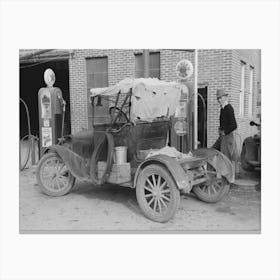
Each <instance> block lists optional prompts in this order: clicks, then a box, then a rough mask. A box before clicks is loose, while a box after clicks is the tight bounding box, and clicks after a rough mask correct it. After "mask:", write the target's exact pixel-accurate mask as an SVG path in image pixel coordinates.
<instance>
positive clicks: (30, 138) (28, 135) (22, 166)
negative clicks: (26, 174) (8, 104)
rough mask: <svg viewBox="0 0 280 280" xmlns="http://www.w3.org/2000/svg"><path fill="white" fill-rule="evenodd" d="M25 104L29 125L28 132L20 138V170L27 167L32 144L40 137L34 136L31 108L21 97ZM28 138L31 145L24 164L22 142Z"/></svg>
mask: <svg viewBox="0 0 280 280" xmlns="http://www.w3.org/2000/svg"><path fill="white" fill-rule="evenodd" d="M19 100H20V101H21V102H22V103H23V105H24V108H25V112H26V116H27V126H28V134H27V135H25V136H24V137H22V138H21V139H20V171H22V170H23V169H25V167H26V165H27V163H28V160H29V157H30V153H31V146H32V140H33V139H35V140H38V137H36V136H34V135H32V134H31V126H30V114H29V110H28V106H27V104H26V103H25V101H24V100H23V99H22V98H20V99H19ZM26 139H28V140H29V145H28V152H27V153H26V157H25V159H24V161H23V164H22V163H21V142H23V141H24V140H26Z"/></svg>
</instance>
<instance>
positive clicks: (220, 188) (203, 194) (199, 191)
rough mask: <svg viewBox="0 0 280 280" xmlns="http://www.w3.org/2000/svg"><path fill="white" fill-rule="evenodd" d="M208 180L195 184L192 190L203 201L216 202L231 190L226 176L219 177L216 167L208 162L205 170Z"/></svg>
mask: <svg viewBox="0 0 280 280" xmlns="http://www.w3.org/2000/svg"><path fill="white" fill-rule="evenodd" d="M204 172H205V177H206V179H207V180H206V182H204V183H202V184H200V185H197V186H194V187H193V189H192V191H193V192H194V193H195V195H196V196H197V197H198V198H199V199H200V200H202V201H204V202H208V203H215V202H218V201H220V200H221V199H222V198H223V197H224V196H225V195H226V194H227V193H228V192H229V188H230V186H229V183H228V181H227V179H226V178H224V177H221V176H220V177H218V176H217V171H216V170H215V168H214V167H213V166H212V165H211V164H209V163H207V166H206V168H205V170H204Z"/></svg>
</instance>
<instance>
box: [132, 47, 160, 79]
mask: <svg viewBox="0 0 280 280" xmlns="http://www.w3.org/2000/svg"><path fill="white" fill-rule="evenodd" d="M135 77H136V78H143V77H144V57H143V54H142V53H141V54H136V55H135ZM149 77H151V78H158V79H160V53H159V52H150V56H149Z"/></svg>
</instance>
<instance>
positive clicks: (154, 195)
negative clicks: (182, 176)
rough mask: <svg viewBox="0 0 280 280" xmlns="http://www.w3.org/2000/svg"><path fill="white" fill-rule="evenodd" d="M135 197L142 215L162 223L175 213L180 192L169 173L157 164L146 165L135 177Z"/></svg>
mask: <svg viewBox="0 0 280 280" xmlns="http://www.w3.org/2000/svg"><path fill="white" fill-rule="evenodd" d="M136 197H137V201H138V204H139V206H140V208H141V210H142V211H143V213H144V215H145V216H146V217H147V218H149V219H151V220H153V221H155V222H160V223H164V222H167V221H168V220H170V219H171V218H172V217H173V216H174V215H175V213H176V211H177V208H178V206H179V203H180V192H179V190H178V188H177V186H176V184H175V182H174V180H173V178H172V177H171V175H170V174H169V172H168V171H167V170H166V169H165V168H163V167H161V166H159V165H154V164H152V165H148V166H147V167H145V168H144V169H143V170H142V171H141V173H140V174H139V177H138V179H137V184H136Z"/></svg>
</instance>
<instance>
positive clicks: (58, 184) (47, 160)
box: [36, 153, 75, 196]
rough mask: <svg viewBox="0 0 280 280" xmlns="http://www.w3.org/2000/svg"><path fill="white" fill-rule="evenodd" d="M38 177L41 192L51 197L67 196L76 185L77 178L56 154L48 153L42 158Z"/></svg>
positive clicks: (38, 168) (37, 173)
mask: <svg viewBox="0 0 280 280" xmlns="http://www.w3.org/2000/svg"><path fill="white" fill-rule="evenodd" d="M36 176H37V182H38V184H39V186H40V188H41V190H42V191H43V192H44V193H45V194H47V195H50V196H61V195H65V194H67V193H68V192H69V191H70V190H71V189H72V187H73V186H74V183H75V177H74V176H73V175H72V174H71V173H70V171H69V170H68V168H67V167H66V165H65V163H64V162H63V161H62V159H61V158H60V157H59V156H58V155H57V154H55V153H48V154H46V155H44V156H43V157H42V159H41V160H40V162H39V164H38V167H37V172H36Z"/></svg>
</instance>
